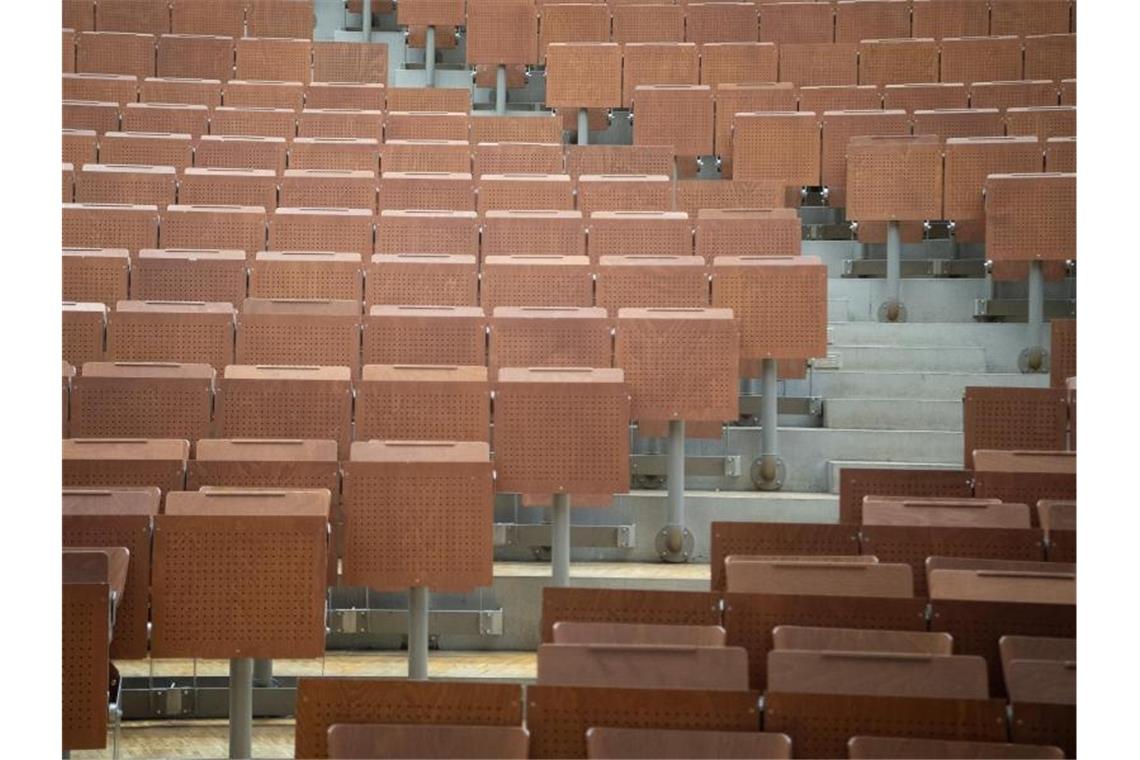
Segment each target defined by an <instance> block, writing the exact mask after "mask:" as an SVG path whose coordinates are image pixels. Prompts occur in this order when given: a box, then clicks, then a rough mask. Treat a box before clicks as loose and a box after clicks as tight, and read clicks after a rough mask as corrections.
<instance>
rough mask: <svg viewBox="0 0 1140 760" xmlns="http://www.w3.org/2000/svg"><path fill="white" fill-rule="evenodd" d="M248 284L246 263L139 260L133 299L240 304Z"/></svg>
mask: <svg viewBox="0 0 1140 760" xmlns="http://www.w3.org/2000/svg"><path fill="white" fill-rule="evenodd" d="M245 280H246V269H245V262H244V261H209V260H201V259H200V260H198V261H188V260H162V259H138V260H137V261H136V262H135V264H134V266H133V267H132V269H131V297H132V298H134V299H135V300H141V301H177V300H190V301H215V302H218V303H232V304H240V303H241V302H242V301H243V300H244V299H245V289H246V288H245Z"/></svg>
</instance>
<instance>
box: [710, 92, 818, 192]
mask: <svg viewBox="0 0 1140 760" xmlns="http://www.w3.org/2000/svg"><path fill="white" fill-rule="evenodd" d="M734 125H735V126H734V128H733V135H732V158H733V177H735V178H736V179H759V180H774V181H778V182H781V183H782V184H783V185H784V186H785V187H790V188H795V189H796V190H797V191H798V189H799V188H800V187H802V186H805V185H818V184H819V183H820V145H819V140H820V136H819V134H820V130H819V122H818V121H817V120H816V115H815V114H814V113H811V112H807V111H796V112H791V113H788V112H776V111H770V112H760V113H738V114H736V117H735V121H734ZM797 194H798V192H797Z"/></svg>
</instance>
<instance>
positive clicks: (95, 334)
mask: <svg viewBox="0 0 1140 760" xmlns="http://www.w3.org/2000/svg"><path fill="white" fill-rule="evenodd" d="M106 329H107V306H106V305H105V304H102V303H92V302H76V301H64V302H63V360H64V361H65V362H67V363H68V364H70V365H72V366H73V367H82V366H83V363H84V362H97V361H102V360H103V340H104V335H105V334H106Z"/></svg>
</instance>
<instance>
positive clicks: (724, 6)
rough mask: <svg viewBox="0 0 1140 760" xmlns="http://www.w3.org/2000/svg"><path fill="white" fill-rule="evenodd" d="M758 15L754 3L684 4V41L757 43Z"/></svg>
mask: <svg viewBox="0 0 1140 760" xmlns="http://www.w3.org/2000/svg"><path fill="white" fill-rule="evenodd" d="M757 34H758V15H757V9H756V6H755V5H754V4H753V3H733V2H719V1H718V2H711V3H689V4H688V5H687V6H686V7H685V41H686V42H695V43H697V44H698V45H704V44H706V43H710V42H756V38H757Z"/></svg>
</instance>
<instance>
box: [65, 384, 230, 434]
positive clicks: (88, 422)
mask: <svg viewBox="0 0 1140 760" xmlns="http://www.w3.org/2000/svg"><path fill="white" fill-rule="evenodd" d="M212 396H213V387H212V385H211V383H210V381H209V380H208V379H202V380H173V379H168V380H164V379H158V378H149V379H147V380H132V379H130V378H89V377H77V378H75V382H74V385H73V387H72V389H71V434H72V435H73V436H74V437H76V438H181V439H185V440H188V441H197V440H198V439H199V438H206V437H208V436H209V432H210V403H211V399H212Z"/></svg>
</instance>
